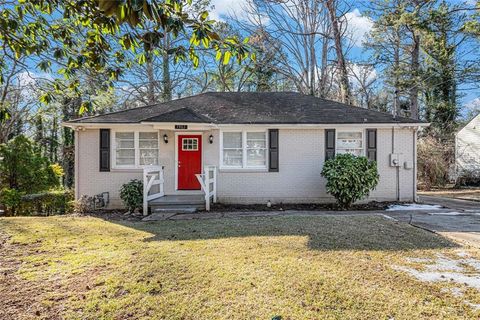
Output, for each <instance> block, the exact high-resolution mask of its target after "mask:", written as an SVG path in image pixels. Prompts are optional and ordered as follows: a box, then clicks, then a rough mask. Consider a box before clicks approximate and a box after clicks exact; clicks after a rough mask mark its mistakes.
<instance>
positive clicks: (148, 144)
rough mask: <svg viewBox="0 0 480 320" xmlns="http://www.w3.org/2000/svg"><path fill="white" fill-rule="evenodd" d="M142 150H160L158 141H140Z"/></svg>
mask: <svg viewBox="0 0 480 320" xmlns="http://www.w3.org/2000/svg"><path fill="white" fill-rule="evenodd" d="M138 145H139V147H140V148H146V149H158V141H157V140H140V141H139V142H138Z"/></svg>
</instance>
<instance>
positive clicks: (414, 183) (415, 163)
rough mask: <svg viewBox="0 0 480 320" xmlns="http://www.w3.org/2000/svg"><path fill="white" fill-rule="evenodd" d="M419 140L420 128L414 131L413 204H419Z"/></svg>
mask: <svg viewBox="0 0 480 320" xmlns="http://www.w3.org/2000/svg"><path fill="white" fill-rule="evenodd" d="M417 139H418V128H414V129H413V202H418V197H417Z"/></svg>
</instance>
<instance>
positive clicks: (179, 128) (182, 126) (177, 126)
mask: <svg viewBox="0 0 480 320" xmlns="http://www.w3.org/2000/svg"><path fill="white" fill-rule="evenodd" d="M175 129H177V130H186V129H188V126H187V125H186V124H176V125H175Z"/></svg>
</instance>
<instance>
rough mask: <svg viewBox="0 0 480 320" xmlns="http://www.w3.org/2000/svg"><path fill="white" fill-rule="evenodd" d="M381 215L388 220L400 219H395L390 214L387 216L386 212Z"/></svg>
mask: <svg viewBox="0 0 480 320" xmlns="http://www.w3.org/2000/svg"><path fill="white" fill-rule="evenodd" d="M380 216H382V217H384V218H385V219H387V220H392V221H398V220H397V219H395V218H393V217H390V216H387V215H386V214H380Z"/></svg>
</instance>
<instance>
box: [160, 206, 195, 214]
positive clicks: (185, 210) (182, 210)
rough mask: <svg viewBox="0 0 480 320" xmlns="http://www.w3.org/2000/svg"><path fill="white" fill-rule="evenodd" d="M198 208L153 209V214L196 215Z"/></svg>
mask: <svg viewBox="0 0 480 320" xmlns="http://www.w3.org/2000/svg"><path fill="white" fill-rule="evenodd" d="M195 212H197V208H195V207H176V208H152V214H154V213H175V214H180V213H195Z"/></svg>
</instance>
